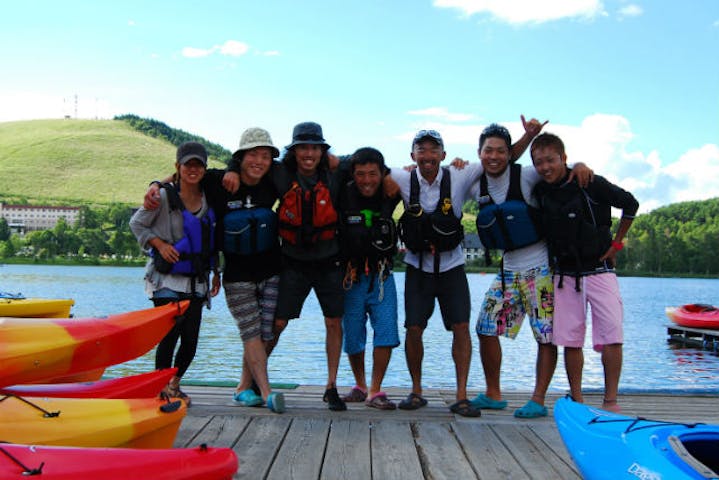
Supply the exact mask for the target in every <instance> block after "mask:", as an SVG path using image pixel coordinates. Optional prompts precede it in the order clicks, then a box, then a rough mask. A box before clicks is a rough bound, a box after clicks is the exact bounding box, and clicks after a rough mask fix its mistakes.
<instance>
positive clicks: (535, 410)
mask: <svg viewBox="0 0 719 480" xmlns="http://www.w3.org/2000/svg"><path fill="white" fill-rule="evenodd" d="M547 413H548V412H547V407H545V406H544V405H540V404H538V403H537V402H535V401H534V400H530V401H528V402H527V403H525V404H524V406H523V407H522V408H518V409H516V410H515V411H514V416H515V417H517V418H539V417H546V416H547Z"/></svg>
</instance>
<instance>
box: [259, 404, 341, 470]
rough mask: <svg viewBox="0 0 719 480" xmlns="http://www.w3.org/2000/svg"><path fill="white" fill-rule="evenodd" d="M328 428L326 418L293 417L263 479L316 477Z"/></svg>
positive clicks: (328, 424)
mask: <svg viewBox="0 0 719 480" xmlns="http://www.w3.org/2000/svg"><path fill="white" fill-rule="evenodd" d="M329 431H330V421H329V420H328V419H326V418H301V419H299V418H295V419H294V420H293V421H292V425H291V426H290V428H289V430H288V432H287V435H286V436H285V439H284V441H283V442H282V447H281V448H280V451H279V452H278V453H277V458H276V459H275V461H274V463H273V464H272V468H271V470H270V472H269V474H268V476H267V480H286V479H297V480H305V479H315V478H319V476H320V471H321V470H322V459H323V457H324V453H325V445H326V444H327V438H328V437H329Z"/></svg>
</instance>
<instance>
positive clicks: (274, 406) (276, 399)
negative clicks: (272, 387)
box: [267, 393, 285, 413]
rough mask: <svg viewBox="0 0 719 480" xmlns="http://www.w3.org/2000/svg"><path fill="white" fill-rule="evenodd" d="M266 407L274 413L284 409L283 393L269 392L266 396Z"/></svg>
mask: <svg viewBox="0 0 719 480" xmlns="http://www.w3.org/2000/svg"><path fill="white" fill-rule="evenodd" d="M267 408H269V409H270V410H272V411H273V412H275V413H282V412H284V411H285V395H284V394H282V393H270V395H269V396H268V397H267Z"/></svg>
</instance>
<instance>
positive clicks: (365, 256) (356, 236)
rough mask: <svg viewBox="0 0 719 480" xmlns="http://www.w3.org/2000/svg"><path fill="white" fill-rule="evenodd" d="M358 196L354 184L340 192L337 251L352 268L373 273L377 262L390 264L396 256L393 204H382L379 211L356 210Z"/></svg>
mask: <svg viewBox="0 0 719 480" xmlns="http://www.w3.org/2000/svg"><path fill="white" fill-rule="evenodd" d="M380 195H382V194H381V193H380ZM360 196H361V194H360V193H359V192H358V191H357V189H356V188H355V186H354V182H350V183H348V184H347V186H346V188H345V189H344V190H343V198H342V202H341V205H342V207H343V208H342V224H341V227H340V237H339V238H340V248H341V251H342V254H343V256H344V257H345V258H346V259H348V260H349V261H350V262H352V263H353V264H354V267H355V268H358V267H362V268H365V266H366V267H367V269H369V270H373V271H374V270H376V268H377V266H378V264H379V263H380V262H384V261H390V262H391V261H392V259H393V258H394V256H395V254H396V253H397V227H396V225H395V223H394V219H393V218H392V210H394V208H393V207H394V203H392V202H387V201H384V202H382V203H381V205H382V208H381V209H380V211H375V210H372V209H360V206H359V205H360Z"/></svg>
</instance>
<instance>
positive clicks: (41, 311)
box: [0, 296, 75, 318]
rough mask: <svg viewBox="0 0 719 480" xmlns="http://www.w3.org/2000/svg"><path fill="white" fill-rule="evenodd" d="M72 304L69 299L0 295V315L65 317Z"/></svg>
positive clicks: (68, 313) (67, 315)
mask: <svg viewBox="0 0 719 480" xmlns="http://www.w3.org/2000/svg"><path fill="white" fill-rule="evenodd" d="M73 305H75V301H74V300H71V299H54V298H7V297H6V296H0V317H43V318H67V317H69V316H70V308H71V307H72V306H73Z"/></svg>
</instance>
